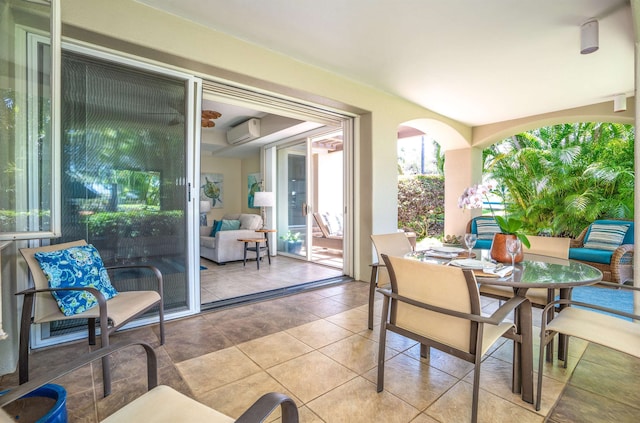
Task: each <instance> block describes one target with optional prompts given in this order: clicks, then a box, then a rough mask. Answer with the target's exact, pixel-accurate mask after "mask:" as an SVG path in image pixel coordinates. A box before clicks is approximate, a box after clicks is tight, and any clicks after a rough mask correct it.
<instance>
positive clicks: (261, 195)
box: [253, 191, 275, 228]
mask: <svg viewBox="0 0 640 423" xmlns="http://www.w3.org/2000/svg"><path fill="white" fill-rule="evenodd" d="M253 205H254V206H255V207H260V215H261V216H262V227H263V228H265V227H266V223H267V222H266V216H265V210H264V209H265V207H273V206H274V205H275V198H274V196H273V192H262V191H258V192H256V193H254V194H253Z"/></svg>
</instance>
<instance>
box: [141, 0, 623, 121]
mask: <svg viewBox="0 0 640 423" xmlns="http://www.w3.org/2000/svg"><path fill="white" fill-rule="evenodd" d="M138 1H139V2H141V3H145V4H148V5H150V6H152V7H155V8H158V9H161V10H165V11H167V12H169V13H172V14H175V15H178V16H181V17H184V18H186V19H189V20H191V21H193V22H197V23H199V24H201V25H204V26H207V27H211V28H213V29H215V30H217V31H220V32H223V33H226V34H229V35H231V36H234V37H237V38H239V39H242V40H245V41H247V42H250V43H253V44H256V45H260V46H263V47H265V48H268V49H270V50H273V51H276V52H279V53H282V54H285V55H287V56H290V57H292V58H295V59H297V60H299V61H302V62H305V63H308V64H311V65H314V66H318V67H320V68H324V69H327V70H329V71H332V72H334V73H336V74H340V75H343V76H345V77H347V78H350V79H353V80H357V81H360V82H361V83H364V84H367V85H369V86H372V87H375V88H378V89H380V90H383V91H385V92H389V93H392V94H394V95H397V96H399V97H403V98H405V99H407V100H409V101H412V102H414V103H417V104H419V105H421V106H424V107H425V108H428V109H430V110H433V111H435V112H437V113H440V114H442V115H444V116H447V117H450V118H452V119H455V120H458V121H460V122H462V123H465V124H468V125H471V126H478V125H484V124H490V123H494V122H500V121H504V120H510V119H516V118H520V117H526V116H531V115H536V114H541V113H547V112H553V111H557V110H564V109H568V108H573V107H579V106H585V105H590V104H596V103H601V102H604V101H609V100H612V99H613V96H614V95H616V94H620V93H625V94H627V95H632V94H633V92H634V42H633V40H634V36H633V24H632V18H631V8H630V6H629V0H518V1H513V0H482V1H478V0H446V1H443V0H402V1H398V0H376V1H373V0H348V1H345V0H323V1H317V0H297V1H294V0H269V1H252V0H206V1H205V0H181V1H179V2H178V1H173V0H138ZM589 18H597V19H598V21H599V40H600V42H599V44H600V48H599V50H598V51H596V52H594V53H592V54H588V55H582V54H580V51H579V50H580V25H581V24H582V23H584V22H586V21H587V20H589Z"/></svg>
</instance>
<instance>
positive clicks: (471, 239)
mask: <svg viewBox="0 0 640 423" xmlns="http://www.w3.org/2000/svg"><path fill="white" fill-rule="evenodd" d="M477 240H478V235H477V234H464V245H466V246H467V249H468V250H469V258H471V250H472V249H473V247H475V246H476V241H477Z"/></svg>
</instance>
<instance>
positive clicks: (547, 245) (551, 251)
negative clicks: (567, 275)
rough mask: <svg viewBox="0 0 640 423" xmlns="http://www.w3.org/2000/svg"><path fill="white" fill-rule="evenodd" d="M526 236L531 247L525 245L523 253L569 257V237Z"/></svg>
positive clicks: (561, 257)
mask: <svg viewBox="0 0 640 423" xmlns="http://www.w3.org/2000/svg"><path fill="white" fill-rule="evenodd" d="M527 238H528V239H529V243H530V244H531V247H530V248H526V247H525V248H524V253H528V254H537V255H540V256H549V257H556V258H560V259H568V258H569V244H570V243H571V239H570V238H560V237H552V236H534V235H527Z"/></svg>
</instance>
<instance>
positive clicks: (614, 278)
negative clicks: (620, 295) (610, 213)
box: [569, 220, 634, 283]
mask: <svg viewBox="0 0 640 423" xmlns="http://www.w3.org/2000/svg"><path fill="white" fill-rule="evenodd" d="M633 250H634V237H633V222H631V221H624V220H596V221H594V222H593V223H592V224H591V225H589V226H587V227H586V228H585V229H584V230H583V231H582V233H580V235H579V236H578V237H577V238H576V239H575V240H572V241H571V248H570V249H569V258H570V259H572V260H578V261H581V262H583V263H586V264H589V265H591V266H593V267H595V268H597V269H599V270H600V271H601V272H602V280H604V281H610V282H616V283H625V282H626V281H628V280H630V279H632V278H633Z"/></svg>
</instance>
